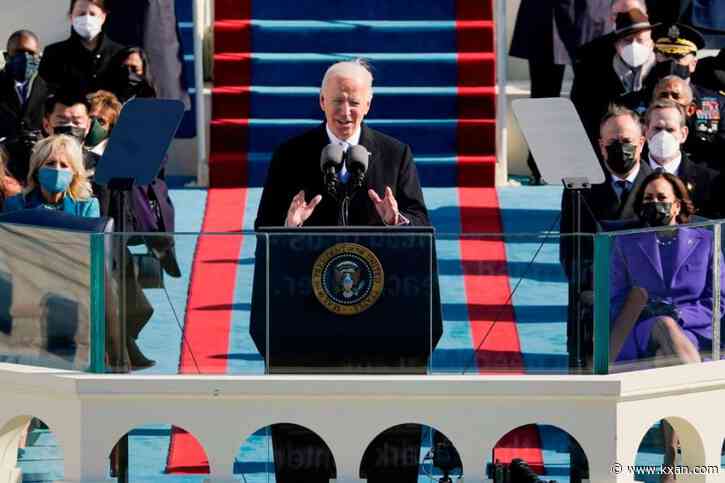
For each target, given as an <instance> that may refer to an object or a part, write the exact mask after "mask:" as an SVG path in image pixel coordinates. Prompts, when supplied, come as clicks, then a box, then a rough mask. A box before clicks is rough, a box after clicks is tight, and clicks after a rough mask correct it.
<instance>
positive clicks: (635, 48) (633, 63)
mask: <svg viewBox="0 0 725 483" xmlns="http://www.w3.org/2000/svg"><path fill="white" fill-rule="evenodd" d="M619 56H620V57H621V58H622V60H623V61H624V62H626V63H627V65H628V66H630V67H633V68H636V67H640V66H641V65H643V64H644V63H645V62H647V60H648V59H649V58H650V57H651V56H652V49H650V48H648V47H646V46H644V45H642V44H640V43H639V42H634V41H633V42H630V43H628V44H627V45H625V46H624V47H622V49H621V51H620V52H619Z"/></svg>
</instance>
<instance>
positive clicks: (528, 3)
mask: <svg viewBox="0 0 725 483" xmlns="http://www.w3.org/2000/svg"><path fill="white" fill-rule="evenodd" d="M609 4H610V0H522V2H521V6H520V7H519V13H518V15H517V17H516V27H515V29H514V35H513V39H512V41H511V51H510V54H511V55H512V56H513V57H520V58H522V59H529V60H530V61H538V62H541V63H547V64H559V65H567V64H571V63H572V62H573V60H574V56H575V52H576V49H577V48H578V47H579V46H580V45H582V44H585V43H587V42H589V41H590V40H592V39H594V38H597V37H599V36H600V35H604V34H605V33H607V30H608V29H611V26H610V25H608V21H607V17H608V16H609Z"/></svg>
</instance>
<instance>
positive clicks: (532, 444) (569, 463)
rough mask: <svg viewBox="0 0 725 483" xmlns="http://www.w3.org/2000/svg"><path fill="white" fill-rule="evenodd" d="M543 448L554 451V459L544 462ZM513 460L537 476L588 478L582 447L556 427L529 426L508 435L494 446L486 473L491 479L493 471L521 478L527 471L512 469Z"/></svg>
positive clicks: (515, 467) (570, 435)
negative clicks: (521, 461)
mask: <svg viewBox="0 0 725 483" xmlns="http://www.w3.org/2000/svg"><path fill="white" fill-rule="evenodd" d="M544 448H546V449H553V450H554V454H555V455H556V458H555V459H552V460H547V461H544V459H543V454H542V451H541V450H542V449H544ZM515 459H521V460H523V461H524V462H525V463H526V465H527V466H528V467H529V469H530V470H532V471H533V472H534V473H536V474H537V475H539V476H544V477H546V476H556V477H565V476H566V475H569V477H570V478H571V477H572V476H573V474H575V473H576V474H578V475H579V477H581V478H588V476H589V458H588V457H587V455H586V452H585V451H584V448H583V447H582V445H581V443H580V442H579V441H578V440H577V439H576V438H575V437H574V436H573V435H572V434H571V433H570V432H569V431H567V430H566V429H564V428H562V427H561V426H558V425H552V424H544V423H531V424H524V425H521V426H518V427H516V428H514V429H512V430H511V431H509V432H507V433H506V434H504V435H503V436H501V438H499V439H498V441H497V442H496V445H495V446H494V450H493V454H491V455H489V456H487V459H486V472H487V474H489V475H491V477H493V473H495V472H496V471H509V472H513V473H514V476H516V475H520V474H521V472H523V471H526V469H525V468H524V467H522V465H518V464H515V465H513V466H511V465H510V463H511V462H512V461H513V460H515ZM497 463H499V464H498V465H497ZM512 481H516V480H512ZM576 481H578V480H576Z"/></svg>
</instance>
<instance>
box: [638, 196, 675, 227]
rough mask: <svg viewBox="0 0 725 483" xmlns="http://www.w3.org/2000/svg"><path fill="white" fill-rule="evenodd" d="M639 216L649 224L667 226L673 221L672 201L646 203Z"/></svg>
mask: <svg viewBox="0 0 725 483" xmlns="http://www.w3.org/2000/svg"><path fill="white" fill-rule="evenodd" d="M638 216H639V219H640V220H642V221H643V222H644V223H645V224H646V225H647V226H651V227H657V226H667V225H669V224H670V222H671V221H672V203H670V202H665V201H654V202H649V203H644V204H643V205H642V208H641V209H640V210H639V214H638Z"/></svg>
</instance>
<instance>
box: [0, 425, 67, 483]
mask: <svg viewBox="0 0 725 483" xmlns="http://www.w3.org/2000/svg"><path fill="white" fill-rule="evenodd" d="M63 475H64V469H63V449H62V448H61V447H60V444H59V443H58V439H57V438H56V436H55V434H54V433H53V431H52V430H51V429H50V428H49V427H48V425H46V424H45V423H44V422H43V421H42V420H41V419H38V418H34V417H32V416H18V417H16V418H13V419H11V420H10V421H8V422H7V423H6V424H5V425H4V426H2V427H1V428H0V477H1V478H0V480H3V481H5V479H7V480H8V481H15V480H14V478H17V481H62V480H63Z"/></svg>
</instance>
